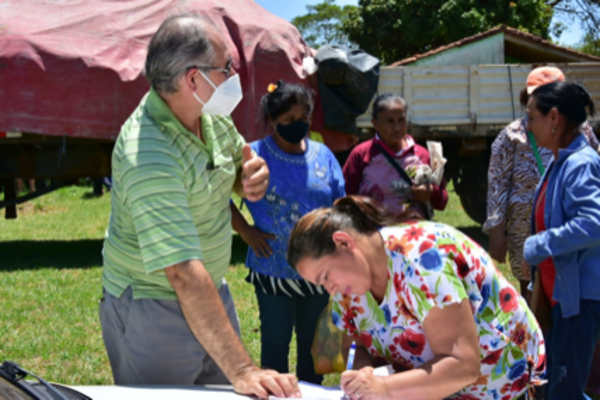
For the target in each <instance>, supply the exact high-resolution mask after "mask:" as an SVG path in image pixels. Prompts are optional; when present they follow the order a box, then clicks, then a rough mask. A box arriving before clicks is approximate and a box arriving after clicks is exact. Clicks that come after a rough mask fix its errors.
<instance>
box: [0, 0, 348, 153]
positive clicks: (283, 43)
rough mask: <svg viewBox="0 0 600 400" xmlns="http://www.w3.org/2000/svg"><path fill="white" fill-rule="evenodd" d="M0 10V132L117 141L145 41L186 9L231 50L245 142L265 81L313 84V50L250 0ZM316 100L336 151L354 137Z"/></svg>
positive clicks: (136, 96)
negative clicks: (331, 126) (308, 61)
mask: <svg viewBox="0 0 600 400" xmlns="http://www.w3.org/2000/svg"><path fill="white" fill-rule="evenodd" d="M0 10H1V11H0V70H1V71H2V73H1V74H0V98H1V99H5V101H2V102H1V103H0V104H2V113H0V131H21V132H28V133H38V134H43V135H55V136H64V135H66V136H74V137H86V138H93V139H107V140H114V139H115V138H116V137H117V135H118V133H119V130H120V128H121V125H122V124H123V123H124V122H125V120H126V119H127V118H128V117H129V115H130V114H131V112H132V111H133V110H134V109H135V108H136V107H137V105H138V104H139V102H140V99H141V98H142V97H143V96H144V94H146V93H147V92H148V89H149V84H148V81H147V80H146V79H145V78H144V77H143V76H142V75H141V73H142V69H143V67H144V62H145V59H146V48H147V46H148V43H149V41H150V38H151V37H152V35H153V34H154V33H155V32H156V30H157V29H158V27H159V26H160V24H161V23H162V22H163V21H164V20H165V18H167V17H168V16H170V15H174V14H179V13H182V12H192V13H197V14H200V15H202V16H204V17H206V18H207V19H209V20H210V21H211V22H212V23H213V24H214V25H215V26H217V28H218V29H219V30H220V31H221V33H222V34H223V37H224V38H225V40H226V42H227V44H228V47H229V49H230V50H231V53H232V58H233V68H234V70H235V71H236V72H237V73H238V74H239V75H240V79H241V82H242V89H243V91H244V99H243V100H242V102H241V103H240V104H239V105H238V106H237V108H236V109H235V111H234V112H233V114H232V117H233V120H234V122H235V124H236V127H237V129H238V131H239V132H240V133H241V134H242V135H243V136H244V138H245V139H246V141H248V142H250V141H254V140H257V139H260V138H262V137H264V136H265V131H264V128H263V124H262V122H261V121H262V120H261V113H260V99H261V97H262V96H263V95H264V94H265V93H266V92H267V86H268V85H269V83H274V82H276V81H277V80H278V79H283V80H285V81H286V82H293V83H301V84H304V85H306V86H310V85H311V84H310V83H309V82H308V80H307V79H306V76H305V73H304V72H303V70H302V60H303V58H304V57H306V56H311V55H313V54H314V53H315V50H313V49H311V48H309V47H308V46H307V45H306V43H305V42H304V40H303V39H302V37H301V36H300V33H299V32H298V30H297V29H296V27H294V25H292V24H291V23H289V22H288V21H286V20H284V19H282V18H279V17H277V16H275V15H273V14H271V13H269V12H268V11H266V10H265V9H264V8H262V7H261V6H259V5H258V4H256V3H255V2H254V1H253V0H227V1H222V0H186V1H180V0H129V1H115V0H94V1H74V0H60V1H58V0H53V1H48V0H26V1H24V0H3V1H2V5H1V6H0ZM316 106H317V109H316V110H315V114H314V115H313V126H312V128H313V130H316V131H318V132H320V133H321V134H323V137H324V139H325V142H326V143H327V145H328V146H329V147H330V148H331V149H332V150H333V151H341V150H346V149H348V148H349V147H351V145H352V144H353V140H354V137H353V136H352V135H343V134H340V133H336V132H333V131H330V130H327V129H325V127H324V126H323V113H322V111H321V109H320V98H319V97H318V94H317V99H316Z"/></svg>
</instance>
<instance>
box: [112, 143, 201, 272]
mask: <svg viewBox="0 0 600 400" xmlns="http://www.w3.org/2000/svg"><path fill="white" fill-rule="evenodd" d="M131 154H132V155H131V156H128V155H125V157H124V158H123V160H122V161H121V184H122V186H123V190H124V193H125V195H126V201H127V204H128V206H129V208H130V210H131V214H132V218H133V222H134V226H135V230H136V233H137V237H138V242H139V246H140V251H141V255H142V259H143V264H144V269H145V271H146V273H152V272H155V271H160V270H162V269H164V268H167V267H170V266H172V265H174V264H177V263H179V262H183V261H187V260H191V259H200V260H201V259H202V251H201V247H200V240H199V237H198V231H197V229H196V226H195V224H194V220H193V216H192V213H191V211H190V206H189V203H188V199H187V195H186V188H185V183H184V171H183V167H182V166H181V164H180V163H179V162H178V159H177V157H176V155H174V154H172V153H170V152H168V151H165V149H164V148H162V147H159V146H152V147H150V148H147V149H140V150H138V151H137V152H132V153H131Z"/></svg>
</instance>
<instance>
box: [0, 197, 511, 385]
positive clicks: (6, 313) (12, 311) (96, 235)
mask: <svg viewBox="0 0 600 400" xmlns="http://www.w3.org/2000/svg"><path fill="white" fill-rule="evenodd" d="M449 191H450V193H449V194H450V202H449V204H448V209H447V211H446V212H444V213H438V214H437V217H436V219H437V220H439V221H442V222H445V223H448V224H450V225H453V226H456V227H459V228H460V229H461V230H462V231H464V232H466V233H467V234H468V235H470V236H472V237H473V238H474V239H476V240H478V241H479V242H480V244H482V245H483V246H484V247H486V248H487V237H486V236H485V235H483V234H481V229H480V227H479V226H477V225H476V224H475V223H474V222H473V221H471V220H470V219H469V218H468V217H467V216H466V214H465V213H464V211H463V210H462V208H461V206H460V201H459V200H458V198H457V197H456V195H455V194H454V192H453V191H452V189H451V188H450V190H449ZM238 203H239V201H238ZM109 212H110V196H108V195H105V196H103V197H101V198H95V197H93V196H91V188H90V187H68V188H63V189H61V190H59V191H56V192H54V193H52V194H49V195H46V196H44V197H41V198H39V199H36V200H34V201H32V202H31V203H26V204H25V205H23V206H22V207H20V209H19V217H18V219H17V220H5V219H3V218H2V219H0V307H1V310H2V311H1V312H0V337H1V338H2V339H1V340H0V360H12V361H16V362H18V363H20V364H21V365H22V366H23V367H24V368H26V369H29V370H30V371H32V372H35V373H37V374H39V375H41V376H43V377H45V378H47V379H48V380H51V381H55V382H60V383H64V384H70V385H99V384H112V377H111V373H110V367H109V364H108V359H107V357H106V353H105V351H104V345H103V342H102V337H101V330H100V323H99V319H98V300H99V298H100V296H101V283H100V277H101V265H102V257H101V249H102V238H103V237H104V231H105V229H106V226H107V222H108V214H109ZM243 212H244V213H245V212H246V210H245V209H244V210H243ZM245 215H246V216H247V217H248V215H247V214H246V213H245ZM245 256H246V246H245V244H244V243H243V241H242V240H241V238H240V237H239V236H238V235H234V238H233V253H232V262H231V264H232V265H231V267H230V269H229V272H228V274H227V280H228V282H229V284H230V285H231V291H232V293H233V297H234V301H235V304H236V308H237V311H238V314H239V318H240V322H241V326H242V336H243V340H244V345H245V346H246V349H247V350H248V352H249V354H250V356H251V357H252V359H253V360H254V361H255V362H257V363H258V362H259V360H260V334H259V321H258V307H257V304H256V298H255V296H254V289H253V287H252V286H251V285H250V284H248V283H246V282H245V281H244V278H245V276H246V273H247V270H246V268H245V267H244V260H245ZM499 267H500V269H501V270H502V271H503V272H504V273H505V274H506V276H507V277H509V278H510V279H511V281H512V282H513V283H516V281H515V280H514V279H513V278H512V275H511V274H510V271H509V270H508V268H507V266H506V265H500V266H499ZM290 353H291V354H290V364H291V367H292V371H293V370H294V365H295V364H296V357H295V346H292V349H291V351H290ZM338 381H339V377H337V376H335V375H330V376H328V377H327V378H326V381H325V383H326V384H336V383H337V382H338Z"/></svg>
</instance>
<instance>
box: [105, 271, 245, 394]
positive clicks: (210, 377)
mask: <svg viewBox="0 0 600 400" xmlns="http://www.w3.org/2000/svg"><path fill="white" fill-rule="evenodd" d="M219 295H220V296H221V300H222V301H223V306H224V307H225V311H226V312H227V316H228V317H229V321H230V322H231V325H232V326H233V329H234V330H235V332H236V333H237V335H238V336H240V324H239V321H238V317H237V314H236V312H235V307H234V305H233V299H232V298H231V293H230V292H229V287H228V286H227V283H226V282H225V280H223V285H222V286H221V288H220V289H219ZM100 323H101V324H102V338H103V339H104V345H105V346H106V352H107V353H108V359H109V361H110V366H111V368H112V372H113V378H114V380H115V384H117V385H205V384H227V383H229V381H228V380H227V378H226V377H225V375H224V374H223V372H222V371H221V369H220V368H219V367H218V366H217V364H216V363H215V362H214V361H213V359H212V358H211V357H210V355H209V354H208V353H207V352H206V350H204V348H203V347H202V345H201V344H200V343H199V342H198V340H197V339H196V337H195V336H194V334H193V333H192V331H191V330H190V327H189V326H188V324H187V322H186V320H185V318H184V317H183V313H182V312H181V308H180V307H179V302H177V301H169V300H152V299H139V300H134V299H133V291H132V289H131V287H129V288H127V290H126V291H125V292H124V293H123V295H122V296H121V297H120V298H117V297H114V296H112V295H111V294H110V293H108V292H106V291H105V290H104V297H103V299H102V300H101V301H100ZM232 356H235V355H232Z"/></svg>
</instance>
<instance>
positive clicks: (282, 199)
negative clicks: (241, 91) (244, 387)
mask: <svg viewBox="0 0 600 400" xmlns="http://www.w3.org/2000/svg"><path fill="white" fill-rule="evenodd" d="M261 106H262V111H263V115H264V120H265V126H266V127H271V128H272V131H273V133H272V134H271V135H270V136H268V137H266V138H265V139H262V140H259V141H256V142H253V143H251V144H250V146H251V147H252V150H253V151H254V152H255V153H256V154H258V155H259V156H260V157H263V158H264V159H265V161H266V163H267V165H268V167H269V171H270V174H271V176H270V181H269V188H268V189H267V193H266V195H265V196H264V198H263V199H262V200H260V201H258V202H250V201H244V202H245V204H246V207H247V208H248V210H249V211H250V214H252V218H253V219H254V226H250V225H249V224H248V223H247V222H246V220H245V219H244V217H243V216H242V215H241V214H240V212H239V211H238V210H237V209H236V208H235V206H234V205H233V204H232V223H233V228H234V229H235V230H236V231H237V232H238V233H239V234H240V236H241V237H242V239H244V241H245V242H246V243H248V245H249V246H250V248H249V249H248V256H247V259H246V266H247V267H248V268H249V269H250V273H249V275H248V277H247V278H246V280H247V281H248V282H250V283H252V284H254V286H255V290H256V297H257V299H258V306H259V311H260V322H261V324H260V325H261V327H260V331H261V345H262V351H261V364H262V367H263V368H271V369H274V370H276V371H279V372H287V371H288V369H289V367H288V354H289V346H290V341H291V338H292V331H293V330H294V327H295V329H296V339H297V349H298V364H297V375H298V378H299V379H300V380H303V381H307V382H312V383H321V381H322V379H323V377H322V376H320V375H317V374H315V371H314V365H313V360H312V356H311V353H310V349H311V345H312V341H313V338H314V334H315V329H316V324H317V319H318V318H319V315H320V314H321V312H322V311H323V309H324V308H325V306H326V305H327V302H328V300H329V295H328V294H327V292H326V291H325V290H324V289H323V288H322V287H321V286H315V285H313V284H311V283H310V282H308V281H305V280H303V279H302V277H301V276H300V275H298V273H297V272H296V271H295V270H294V269H293V268H292V267H291V266H290V265H289V264H288V262H287V258H286V256H287V245H288V239H289V236H290V233H291V231H292V229H293V227H294V226H295V224H296V222H297V221H298V220H299V219H300V217H302V216H303V215H305V214H307V213H309V212H310V211H312V210H314V209H316V208H320V207H331V206H332V205H333V202H334V200H336V199H337V198H340V197H343V196H345V185H344V177H343V175H342V170H341V168H340V165H339V164H338V162H337V160H336V159H335V157H334V155H333V153H332V152H331V151H330V150H329V149H328V148H327V147H326V146H325V145H323V144H321V143H317V142H315V141H312V140H309V139H308V138H307V135H308V132H309V127H310V123H311V115H312V111H313V98H312V95H311V92H310V91H309V90H307V89H306V88H304V87H302V86H299V85H294V84H288V83H284V82H283V81H279V82H277V85H269V93H267V94H266V95H265V96H263V98H262V100H261Z"/></svg>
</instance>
